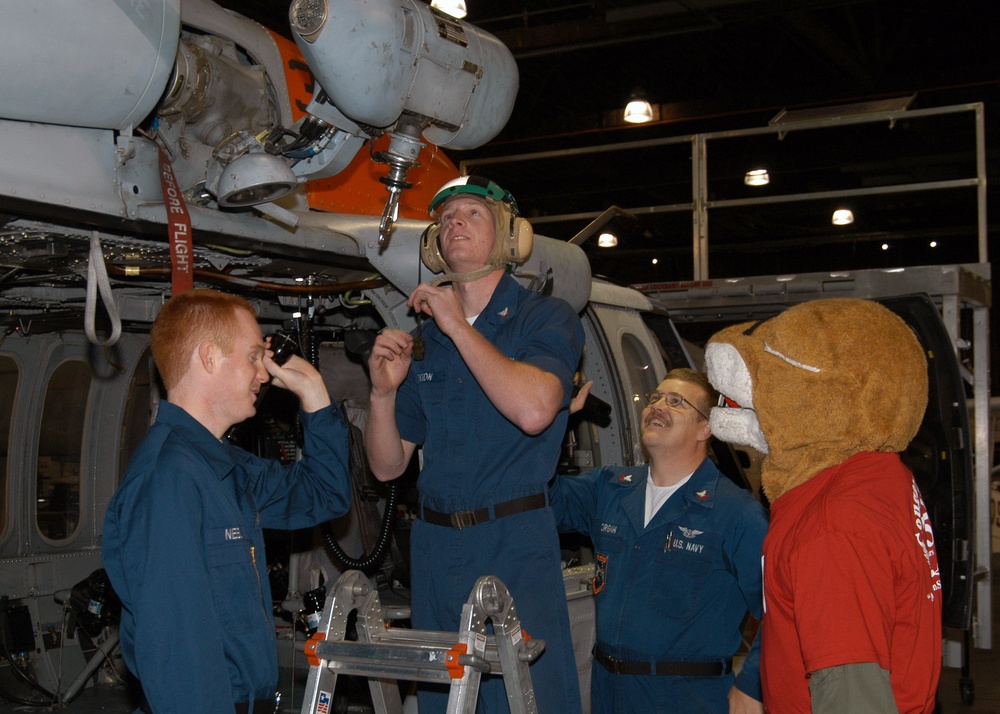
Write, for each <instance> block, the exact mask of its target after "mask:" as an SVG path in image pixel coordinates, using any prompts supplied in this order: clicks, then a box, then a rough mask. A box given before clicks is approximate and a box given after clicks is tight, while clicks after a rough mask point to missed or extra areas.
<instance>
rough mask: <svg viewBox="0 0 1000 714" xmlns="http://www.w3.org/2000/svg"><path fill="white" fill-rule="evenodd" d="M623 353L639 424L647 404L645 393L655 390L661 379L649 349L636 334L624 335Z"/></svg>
mask: <svg viewBox="0 0 1000 714" xmlns="http://www.w3.org/2000/svg"><path fill="white" fill-rule="evenodd" d="M622 354H623V355H624V357H625V369H626V371H627V372H628V384H629V387H630V388H631V391H630V392H629V395H630V401H631V402H632V409H633V410H634V411H635V422H634V423H636V424H639V423H641V421H642V409H643V407H644V406H646V401H645V398H644V396H643V395H645V394H649V393H650V392H652V391H653V390H655V389H656V385H657V384H659V381H658V380H657V378H656V369H655V368H654V366H653V359H652V357H650V354H649V351H648V350H647V349H646V347H645V345H643V344H642V342H640V341H639V339H638V338H637V337H636V336H635V335H633V334H629V333H625V334H624V335H622Z"/></svg>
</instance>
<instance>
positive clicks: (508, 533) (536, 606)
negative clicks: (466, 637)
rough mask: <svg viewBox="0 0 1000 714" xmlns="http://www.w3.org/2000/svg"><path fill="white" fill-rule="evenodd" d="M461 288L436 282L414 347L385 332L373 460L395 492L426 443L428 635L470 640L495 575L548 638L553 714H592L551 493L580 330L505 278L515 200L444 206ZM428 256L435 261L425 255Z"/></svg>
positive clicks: (489, 690) (452, 189) (374, 368)
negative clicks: (483, 589)
mask: <svg viewBox="0 0 1000 714" xmlns="http://www.w3.org/2000/svg"><path fill="white" fill-rule="evenodd" d="M430 210H431V213H432V215H435V216H438V217H439V220H440V224H439V225H436V226H435V227H434V230H435V231H438V230H439V233H438V235H437V236H435V237H434V238H433V240H431V241H430V242H431V243H434V248H435V249H438V248H439V250H440V255H441V257H442V258H443V260H444V263H445V265H446V269H447V270H448V271H449V272H448V274H447V276H446V277H447V279H448V280H449V281H451V282H452V285H450V286H447V287H445V286H437V287H435V286H434V285H431V284H427V283H421V284H420V285H418V286H417V287H416V288H415V289H414V290H413V292H412V293H411V294H410V297H409V301H408V304H409V305H410V306H411V307H412V308H413V309H414V310H415V311H416V312H418V313H424V314H426V315H428V316H430V317H432V318H433V321H428V322H427V323H426V324H425V325H424V326H423V328H422V330H421V331H422V341H423V343H424V344H425V348H424V352H425V354H424V355H423V356H422V359H420V357H421V355H419V354H415V353H414V335H411V334H407V333H405V332H402V331H400V330H383V331H382V332H381V333H380V334H379V336H378V338H377V339H376V341H375V346H374V349H373V350H372V354H371V358H370V359H369V362H368V365H369V369H370V373H371V379H372V392H371V402H370V412H369V417H368V425H367V428H366V431H365V445H366V449H367V454H368V460H369V464H370V466H371V469H372V472H373V473H374V474H375V476H376V477H378V478H379V479H380V480H383V481H385V480H389V479H393V478H396V477H397V476H399V475H400V474H401V473H402V472H403V470H404V469H405V468H406V466H407V464H408V463H409V461H410V457H411V456H412V455H413V452H414V449H415V448H416V446H417V445H418V444H422V445H423V468H422V470H421V472H420V476H419V478H418V481H417V489H418V491H419V496H420V508H419V512H418V514H417V515H418V520H417V521H416V522H415V523H414V525H413V529H412V532H411V536H410V555H411V569H412V573H413V575H412V608H413V617H412V621H413V625H414V627H416V628H418V629H427V630H445V631H457V630H458V627H459V619H460V615H461V609H462V604H463V603H464V602H465V601H466V600H467V599H468V597H469V594H470V592H471V591H472V588H473V586H474V585H475V582H476V580H477V579H478V578H479V577H481V576H483V575H495V576H497V577H499V578H500V580H501V581H503V583H504V584H505V585H506V586H507V589H508V590H509V591H510V593H511V594H512V595H513V597H514V603H515V606H516V608H517V614H518V617H519V618H520V620H521V624H522V626H523V628H524V630H525V631H526V632H527V633H528V634H529V635H531V636H532V637H534V638H540V639H544V640H545V643H546V647H545V651H544V652H543V653H542V655H541V657H540V658H539V659H538V661H537V662H535V663H534V664H532V665H531V669H530V671H531V678H532V684H533V686H534V690H535V695H536V700H537V703H538V709H539V711H540V712H541V713H542V714H574V713H575V712H579V711H580V709H581V705H580V689H579V686H580V685H579V678H578V676H577V673H576V665H575V660H574V657H573V646H572V641H571V638H570V628H569V615H568V612H567V608H566V591H565V586H564V585H563V580H562V574H561V569H560V551H559V538H558V533H557V532H556V527H555V521H554V519H553V516H552V509H551V508H550V507H549V505H548V494H547V490H548V489H547V484H548V481H549V480H550V479H551V478H552V475H553V474H554V473H555V469H556V464H557V462H558V459H559V452H560V445H561V443H562V440H563V437H564V436H565V432H566V420H567V410H566V408H567V406H568V404H569V395H570V392H571V389H572V379H573V372H574V370H575V368H576V366H577V363H578V362H579V360H580V356H581V354H582V349H583V339H584V338H583V328H582V326H581V324H580V319H579V317H578V316H577V315H576V313H575V312H574V311H573V308H572V307H570V306H569V305H568V304H567V303H566V302H564V301H563V300H560V299H558V298H553V297H543V296H541V295H539V294H537V293H533V292H529V291H528V290H526V289H524V288H523V287H521V286H520V285H519V284H518V283H517V282H516V281H515V280H514V278H512V277H511V276H509V275H507V274H505V272H504V269H503V268H504V265H505V262H507V261H508V260H509V258H510V252H508V251H505V250H504V249H503V248H504V246H507V247H508V248H509V247H510V245H509V244H510V242H511V240H514V239H516V237H517V236H516V235H515V234H518V233H522V232H523V231H524V230H525V226H524V225H523V224H519V223H518V221H521V220H523V219H516V220H515V217H516V213H515V211H516V208H515V207H514V205H513V199H512V198H511V197H510V195H509V194H508V193H506V192H505V191H504V190H503V189H501V188H500V187H499V186H497V185H496V184H495V183H493V182H490V181H486V180H485V179H480V178H478V177H463V178H461V179H457V180H456V181H453V182H451V183H449V184H446V185H445V186H444V187H442V189H441V190H440V191H439V192H438V193H437V195H436V196H435V198H434V200H433V201H432V203H431V207H430ZM425 257H426V256H425ZM504 692H505V690H504V688H503V683H502V680H500V679H498V678H496V677H490V678H486V677H484V678H483V683H482V685H481V687H480V692H479V702H478V707H479V711H480V712H483V711H488V712H504V711H507V710H508V705H507V700H506V696H505V694H504ZM418 698H419V707H420V714H430V713H432V712H438V711H442V712H443V711H444V710H445V707H446V704H447V692H444V693H442V692H436V691H428V690H427V689H424V690H422V691H420V693H419V697H418Z"/></svg>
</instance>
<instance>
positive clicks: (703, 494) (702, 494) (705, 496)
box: [694, 491, 708, 501]
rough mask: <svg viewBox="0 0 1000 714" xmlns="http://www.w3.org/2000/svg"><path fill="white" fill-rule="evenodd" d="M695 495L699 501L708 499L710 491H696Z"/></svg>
mask: <svg viewBox="0 0 1000 714" xmlns="http://www.w3.org/2000/svg"><path fill="white" fill-rule="evenodd" d="M694 497H695V498H697V499H698V500H699V501H707V500H708V491H695V492H694Z"/></svg>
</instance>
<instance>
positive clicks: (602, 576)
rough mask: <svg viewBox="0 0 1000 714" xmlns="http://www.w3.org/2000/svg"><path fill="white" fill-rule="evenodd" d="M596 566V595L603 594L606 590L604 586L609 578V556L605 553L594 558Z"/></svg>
mask: <svg viewBox="0 0 1000 714" xmlns="http://www.w3.org/2000/svg"><path fill="white" fill-rule="evenodd" d="M594 561H595V562H594V565H595V566H596V568H597V569H596V572H595V573H594V595H596V594H597V593H599V592H601V590H603V589H604V585H605V583H606V582H607V578H608V556H606V555H604V554H603V553H597V554H596V555H595V556H594Z"/></svg>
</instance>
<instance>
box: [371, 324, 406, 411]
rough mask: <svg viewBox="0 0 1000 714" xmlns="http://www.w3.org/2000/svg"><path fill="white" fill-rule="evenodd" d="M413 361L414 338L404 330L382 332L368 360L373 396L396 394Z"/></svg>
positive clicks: (376, 339)
mask: <svg viewBox="0 0 1000 714" xmlns="http://www.w3.org/2000/svg"><path fill="white" fill-rule="evenodd" d="M412 359H413V337H412V336H410V335H409V334H408V333H406V332H403V331H402V330H390V329H385V330H382V332H380V333H379V334H378V336H377V337H376V338H375V345H374V346H373V347H372V353H371V356H370V357H369V358H368V373H369V376H370V378H371V381H372V395H373V396H376V397H384V396H387V395H389V394H392V393H393V392H395V391H396V389H398V388H399V385H400V384H402V383H403V380H404V379H406V373H407V372H408V371H409V369H410V362H411V361H412Z"/></svg>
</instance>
